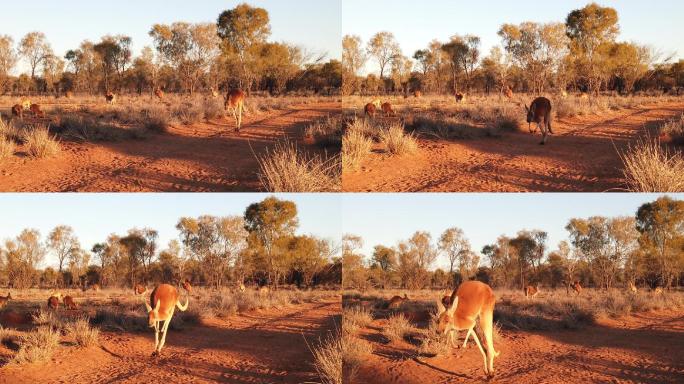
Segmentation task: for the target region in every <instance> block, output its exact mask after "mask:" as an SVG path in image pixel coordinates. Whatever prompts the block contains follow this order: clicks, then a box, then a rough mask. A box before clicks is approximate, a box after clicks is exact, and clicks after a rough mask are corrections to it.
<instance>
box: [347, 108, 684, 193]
mask: <svg viewBox="0 0 684 384" xmlns="http://www.w3.org/2000/svg"><path fill="white" fill-rule="evenodd" d="M682 112H684V104H683V103H681V102H678V103H663V104H658V105H654V106H646V107H642V108H635V109H631V110H628V111H624V112H619V113H611V114H608V115H607V116H593V115H592V116H583V117H574V118H567V119H557V120H556V121H554V124H553V130H554V132H555V135H552V136H550V137H549V140H548V142H547V144H546V145H539V142H540V141H541V135H540V134H539V133H537V134H535V135H533V134H529V133H528V132H527V124H525V126H524V127H523V128H522V129H523V130H524V132H516V133H506V134H504V135H503V136H502V137H499V138H480V139H471V140H459V141H455V140H454V141H444V140H431V139H420V140H419V147H420V149H419V150H418V152H417V153H416V154H413V155H405V156H402V157H389V156H388V155H385V154H377V153H374V154H372V155H371V156H370V158H369V159H367V160H366V161H364V163H362V167H361V170H359V171H357V172H353V173H345V174H344V175H343V178H342V189H343V190H344V191H347V192H514V191H534V192H560V191H566V192H574V191H577V192H580V191H581V192H604V191H621V190H624V189H625V183H624V180H623V175H622V171H621V169H622V161H621V160H620V157H619V153H623V152H624V151H625V150H626V149H627V147H628V145H629V143H633V142H634V141H635V139H637V138H638V137H640V136H643V135H644V134H645V132H646V130H645V127H652V126H654V124H656V123H658V122H662V121H663V120H665V119H667V118H670V117H672V116H674V115H676V114H680V113H682ZM523 117H524V116H521V119H522V118H523Z"/></svg>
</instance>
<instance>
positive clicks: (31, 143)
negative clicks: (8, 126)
mask: <svg viewBox="0 0 684 384" xmlns="http://www.w3.org/2000/svg"><path fill="white" fill-rule="evenodd" d="M24 142H25V148H26V152H27V153H28V154H29V156H31V157H37V158H45V157H54V156H57V155H58V154H59V152H60V151H61V148H60V146H59V142H58V141H57V140H55V139H54V138H53V137H51V136H50V132H49V130H48V127H46V126H37V127H35V128H33V129H29V130H26V132H25V133H24Z"/></svg>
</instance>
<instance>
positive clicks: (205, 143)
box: [0, 103, 340, 192]
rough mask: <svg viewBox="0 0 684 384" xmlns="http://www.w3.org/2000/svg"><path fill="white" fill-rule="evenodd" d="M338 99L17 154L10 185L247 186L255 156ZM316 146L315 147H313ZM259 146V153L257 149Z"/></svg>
mask: <svg viewBox="0 0 684 384" xmlns="http://www.w3.org/2000/svg"><path fill="white" fill-rule="evenodd" d="M339 111H340V108H339V104H337V103H312V104H308V105H303V106H293V107H290V108H289V109H288V110H284V111H277V112H273V113H270V114H268V115H265V116H264V115H262V116H258V117H249V116H245V117H244V118H243V126H242V130H241V134H240V135H238V134H236V133H234V132H233V130H234V127H235V120H234V119H233V118H232V116H231V117H230V118H229V119H222V120H218V121H210V122H205V123H201V124H195V125H192V126H174V127H171V128H170V130H169V132H168V133H166V134H161V135H152V136H150V138H148V139H146V140H125V141H121V142H97V143H76V142H69V141H63V142H62V153H61V154H60V155H59V156H58V157H57V158H48V159H30V158H26V157H20V156H15V157H14V158H12V159H11V160H9V161H4V162H3V163H2V164H0V191H3V192H160V191H163V192H245V191H260V190H262V186H261V183H260V182H259V178H258V175H257V172H258V171H259V165H258V162H257V159H256V156H257V155H258V156H263V155H265V153H266V150H268V149H269V148H271V147H272V146H273V145H274V144H275V143H276V142H277V141H279V140H282V139H284V138H285V137H290V138H291V139H294V140H297V142H298V144H297V145H298V146H300V147H301V146H302V145H304V144H303V137H302V128H303V127H305V126H306V125H307V124H308V123H310V122H312V121H313V120H317V119H319V118H322V117H325V116H327V115H332V114H336V113H339ZM311 150H314V149H311ZM255 154H256V155H255Z"/></svg>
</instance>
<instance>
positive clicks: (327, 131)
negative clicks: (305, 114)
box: [304, 116, 343, 148]
mask: <svg viewBox="0 0 684 384" xmlns="http://www.w3.org/2000/svg"><path fill="white" fill-rule="evenodd" d="M304 135H305V136H306V137H309V138H311V139H313V141H314V142H315V143H316V145H319V146H322V147H334V148H339V147H340V146H341V145H342V142H343V139H342V119H341V118H340V117H339V116H333V117H330V116H328V117H326V118H324V119H320V120H318V121H315V122H314V123H312V124H310V125H309V126H308V127H306V129H305V130H304Z"/></svg>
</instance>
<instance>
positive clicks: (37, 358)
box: [13, 326, 59, 364]
mask: <svg viewBox="0 0 684 384" xmlns="http://www.w3.org/2000/svg"><path fill="white" fill-rule="evenodd" d="M58 345H59V332H58V331H54V330H53V329H52V328H51V327H48V326H43V327H39V328H38V329H37V330H36V331H34V332H29V333H27V334H25V335H22V336H21V338H20V340H19V351H17V354H16V355H15V356H14V359H13V362H14V363H16V364H31V363H39V362H44V361H48V360H50V358H51V357H52V354H53V353H54V351H55V349H56V348H57V346H58Z"/></svg>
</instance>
